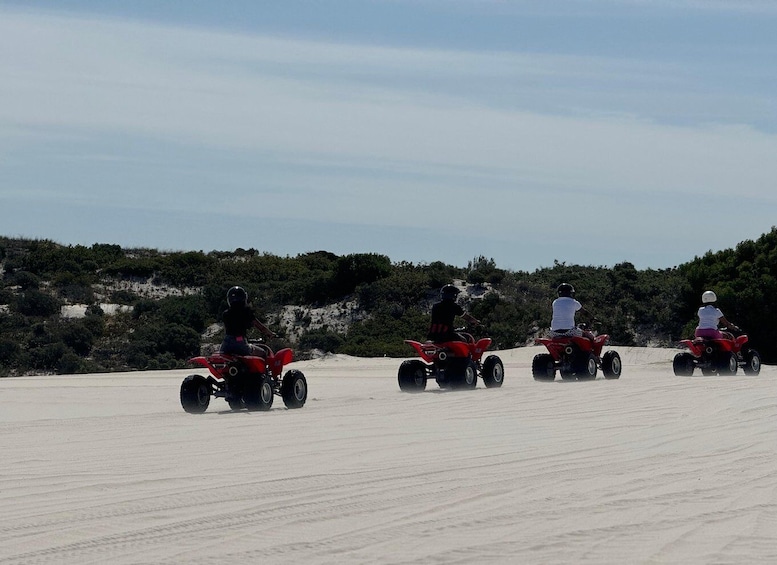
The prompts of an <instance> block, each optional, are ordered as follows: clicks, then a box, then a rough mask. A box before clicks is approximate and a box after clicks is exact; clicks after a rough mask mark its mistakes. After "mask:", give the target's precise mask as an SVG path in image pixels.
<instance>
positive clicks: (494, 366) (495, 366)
mask: <svg viewBox="0 0 777 565" xmlns="http://www.w3.org/2000/svg"><path fill="white" fill-rule="evenodd" d="M504 380H505V368H504V365H503V364H502V360H501V359H500V358H499V357H497V356H496V355H489V356H488V357H486V360H485V361H484V362H483V384H485V385H486V388H499V387H500V386H502V383H504Z"/></svg>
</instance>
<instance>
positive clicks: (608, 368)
mask: <svg viewBox="0 0 777 565" xmlns="http://www.w3.org/2000/svg"><path fill="white" fill-rule="evenodd" d="M622 370H623V364H622V363H621V356H620V355H618V352H617V351H607V352H605V354H604V355H603V356H602V373H603V374H604V378H605V379H619V378H620V376H621V371H622Z"/></svg>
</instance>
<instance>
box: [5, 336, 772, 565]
mask: <svg viewBox="0 0 777 565" xmlns="http://www.w3.org/2000/svg"><path fill="white" fill-rule="evenodd" d="M539 351H540V349H538V348H534V347H530V348H523V349H516V350H510V351H505V352H500V353H499V354H500V356H501V357H502V359H503V361H504V363H505V371H506V376H505V384H504V386H503V387H502V388H501V389H485V388H484V387H483V384H482V381H481V382H480V383H479V384H478V389H476V390H474V391H461V392H450V391H440V390H439V389H438V388H437V386H436V384H435V383H433V382H432V383H430V386H429V388H428V390H427V391H426V392H424V393H421V394H407V393H402V392H400V391H399V388H398V386H397V383H396V369H397V367H398V365H399V362H400V360H397V359H376V360H365V359H355V358H348V357H332V358H325V359H321V360H316V361H308V362H303V363H295V364H294V365H293V366H292V367H295V368H298V369H301V370H303V371H304V372H305V375H306V376H307V378H308V382H309V386H310V397H309V400H308V404H307V405H306V406H305V407H304V408H303V409H301V410H286V409H285V408H284V407H283V403H282V402H281V400H280V399H279V398H276V404H275V406H274V407H273V409H272V410H271V411H270V412H268V413H246V412H236V413H232V412H229V411H228V409H227V405H226V403H225V402H224V401H223V400H221V399H214V400H213V401H212V404H211V407H210V408H209V410H208V412H206V413H205V414H202V415H190V414H186V413H185V412H183V410H182V409H181V407H180V404H179V401H178V387H179V385H180V381H181V379H182V378H183V377H184V376H185V375H186V374H188V373H190V372H195V371H170V372H147V373H130V374H121V375H117V374H113V375H86V376H59V377H26V378H17V379H1V380H0V454H1V455H0V457H1V459H0V469H1V470H2V473H0V509H2V511H1V512H0V564H2V565H6V564H70V563H72V564H76V563H77V564H80V565H83V564H90V563H112V564H120V565H121V564H138V563H160V564H168V563H176V564H184V563H186V564H200V563H213V564H229V563H235V564H237V563H240V564H245V563H306V564H309V563H332V564H335V563H337V564H342V563H387V564H389V563H424V564H428V563H596V564H600V563H613V564H615V563H618V564H623V563H777V378H775V377H777V367H764V368H763V370H762V372H761V375H760V376H758V377H746V376H744V375H743V374H741V372H740V374H738V375H737V376H735V377H725V378H724V377H693V378H680V377H675V376H674V375H673V374H672V368H671V358H672V356H673V355H674V354H675V353H676V351H675V350H666V349H664V350H662V349H642V348H618V351H619V352H620V353H621V356H622V358H623V362H624V372H623V377H622V378H621V379H620V380H617V381H606V380H604V379H602V377H601V376H600V377H599V378H598V379H597V380H596V381H594V382H581V383H577V382H562V381H560V380H558V379H557V380H556V382H553V383H537V382H535V381H534V380H533V379H532V377H531V370H530V362H531V358H532V357H533V355H534V354H535V353H538V352H539ZM197 372H201V370H198V371H197Z"/></svg>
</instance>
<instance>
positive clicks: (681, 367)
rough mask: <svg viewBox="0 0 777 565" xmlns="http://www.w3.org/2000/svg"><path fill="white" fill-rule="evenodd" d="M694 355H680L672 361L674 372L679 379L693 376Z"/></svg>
mask: <svg viewBox="0 0 777 565" xmlns="http://www.w3.org/2000/svg"><path fill="white" fill-rule="evenodd" d="M693 368H694V363H693V355H691V354H690V353H685V352H683V353H678V354H677V355H675V356H674V359H672V370H673V371H674V374H675V376H677V377H690V376H693Z"/></svg>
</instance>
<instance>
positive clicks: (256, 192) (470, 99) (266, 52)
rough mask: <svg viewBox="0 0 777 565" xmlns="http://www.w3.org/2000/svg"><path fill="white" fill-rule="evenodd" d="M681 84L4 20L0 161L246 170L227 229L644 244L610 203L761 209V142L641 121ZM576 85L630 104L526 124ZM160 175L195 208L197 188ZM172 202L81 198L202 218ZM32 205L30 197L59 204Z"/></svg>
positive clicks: (762, 137) (155, 30)
mask: <svg viewBox="0 0 777 565" xmlns="http://www.w3.org/2000/svg"><path fill="white" fill-rule="evenodd" d="M681 71H682V69H681V68H680V67H677V68H673V67H672V66H667V65H662V64H657V63H646V62H636V61H629V60H625V59H620V58H613V59H607V58H583V57H576V56H568V57H567V56H558V55H552V56H551V55H542V54H536V55H535V54H531V55H529V54H513V53H507V52H500V53H474V52H462V51H445V50H421V49H400V48H381V47H374V46H372V47H369V46H363V45H346V44H332V43H319V42H312V41H304V40H292V39H281V38H274V37H266V36H250V35H236V34H227V33H215V32H208V31H203V30H193V29H180V28H174V27H165V26H154V25H148V24H140V23H133V22H122V21H108V20H86V19H77V18H64V17H56V16H41V15H36V14H25V13H19V12H16V13H14V12H9V11H5V12H3V18H2V19H0V77H2V81H1V82H2V86H0V124H2V126H3V127H2V128H1V132H0V144H2V145H4V146H6V147H10V146H12V145H14V143H15V142H19V143H20V146H29V148H30V151H31V152H32V151H36V150H40V146H39V144H40V142H41V141H42V139H41V136H42V135H43V132H50V135H51V136H52V137H51V138H50V139H49V141H48V144H44V145H46V147H48V151H63V152H66V151H67V150H68V149H69V147H70V146H69V144H68V143H67V141H64V142H63V139H64V138H65V137H66V136H74V138H76V137H77V138H78V139H79V148H86V147H88V145H89V142H88V140H89V139H90V138H91V137H94V138H95V140H96V142H97V143H98V144H97V145H95V146H94V147H91V149H90V151H87V152H86V153H84V154H83V155H80V158H82V159H85V160H87V159H88V162H89V163H92V164H95V163H98V162H100V163H103V164H105V163H111V162H113V163H115V164H116V166H117V167H118V166H119V165H121V162H122V161H125V162H126V163H130V164H131V165H132V166H133V167H134V169H135V170H137V169H138V168H140V167H139V164H140V165H141V166H142V163H143V161H142V159H141V158H140V157H139V156H138V155H136V154H133V153H128V154H122V155H117V154H116V153H109V152H102V151H101V147H100V145H99V141H104V140H105V139H106V138H110V137H116V138H133V139H138V138H140V139H142V138H145V139H148V140H151V141H153V143H154V144H165V143H168V144H172V145H175V146H177V147H179V150H180V151H182V152H183V151H185V150H186V147H187V146H190V147H196V148H198V150H199V151H200V152H204V153H207V152H208V151H212V152H214V153H224V152H235V153H239V154H241V155H243V158H242V161H241V163H242V164H243V165H245V163H247V162H250V161H251V160H252V159H253V160H255V161H259V162H261V163H262V165H263V166H264V167H266V168H265V169H264V170H259V171H258V172H256V171H254V170H248V171H243V172H241V171H232V172H231V173H230V174H231V175H233V178H228V179H226V180H227V182H234V185H235V186H238V187H242V190H241V194H244V195H245V202H246V206H245V207H243V208H242V209H239V210H237V211H234V212H233V213H240V214H247V215H259V216H265V217H274V218H277V217H290V218H294V219H297V220H306V219H307V220H314V219H321V218H326V219H329V220H330V221H334V222H342V223H352V224H360V225H391V226H400V227H401V226H404V227H412V226H419V225H425V223H426V222H428V221H429V217H430V215H431V214H437V215H440V216H442V217H446V216H450V217H460V216H461V213H462V210H467V209H470V210H471V211H472V212H473V216H474V218H473V219H472V221H471V222H469V223H467V224H466V225H467V229H471V230H473V233H477V234H485V235H488V236H491V237H502V238H504V237H507V235H505V230H506V229H509V230H512V231H514V232H516V233H519V234H522V235H523V236H526V235H527V234H531V233H537V232H538V231H541V230H544V229H547V227H548V226H547V224H548V221H549V219H550V218H551V217H555V218H556V220H555V221H557V222H558V223H559V225H563V226H568V225H577V224H575V222H576V220H575V215H576V214H578V213H579V212H580V211H581V210H591V211H594V212H596V211H598V212H602V211H605V210H606V211H607V214H608V218H609V220H608V222H609V224H608V226H607V229H608V230H610V232H611V233H612V234H617V233H623V232H624V231H629V230H631V233H633V232H634V231H640V230H643V231H644V230H649V229H651V226H653V225H655V218H651V217H648V216H646V215H644V214H642V215H640V211H639V210H633V209H630V208H628V207H627V208H625V209H626V210H628V215H627V214H624V213H619V212H618V208H617V207H616V206H615V205H616V204H624V201H628V200H629V199H633V198H634V197H636V196H638V195H644V194H645V193H656V192H657V193H662V194H665V195H674V196H675V197H682V198H685V199H686V200H685V202H688V201H689V200H688V199H693V198H699V200H700V201H706V200H707V199H710V198H712V199H713V200H716V199H724V198H726V197H727V196H729V195H731V194H732V192H733V191H736V197H737V199H738V200H739V201H740V202H741V201H742V200H743V199H748V198H750V199H753V200H754V201H757V202H759V203H768V204H769V205H774V204H775V203H776V202H777V195H775V191H774V190H773V179H774V178H777V164H775V161H774V159H773V155H775V154H777V138H776V137H775V136H773V135H769V134H765V133H761V132H758V131H756V130H755V129H754V128H753V127H752V126H749V125H734V126H732V125H723V124H715V123H710V124H696V125H688V126H680V125H667V124H665V123H660V122H659V121H657V120H655V119H653V116H652V115H650V114H645V115H643V114H641V113H640V111H639V110H640V109H642V108H644V106H643V104H644V100H643V99H642V97H643V96H644V97H645V98H647V97H652V98H654V99H655V98H656V92H658V93H659V98H660V96H663V95H665V96H667V100H676V98H672V96H674V94H673V92H674V90H673V89H674V88H676V87H677V86H678V83H679V84H682V81H683V78H682V72H681ZM603 85H607V86H606V87H605V86H603ZM591 88H594V89H600V90H601V91H602V94H601V95H602V96H603V97H605V98H606V99H610V98H607V97H613V98H616V97H621V98H625V99H630V100H633V101H635V102H633V106H630V105H629V103H627V104H625V107H626V108H632V107H633V111H632V112H612V113H610V112H607V111H606V110H607V109H608V108H610V107H611V105H610V104H609V103H608V102H607V101H606V100H605V101H604V102H600V104H601V105H600V106H587V105H584V104H583V105H581V107H578V108H574V109H573V108H566V109H565V110H566V111H564V112H561V111H558V110H559V108H558V107H557V106H556V107H552V108H551V107H545V108H544V109H545V111H543V112H539V111H536V108H543V103H544V100H543V99H544V98H553V96H554V95H555V94H557V93H558V92H560V91H563V92H564V94H565V96H567V97H568V98H569V99H573V100H574V99H585V93H586V92H588V95H589V96H590V89H591ZM643 89H644V90H648V91H649V92H648V93H647V94H642V93H640V90H643ZM578 92H581V93H583V94H581V95H580V96H577V93H578ZM495 93H499V96H495ZM686 94H687V93H686ZM512 95H515V100H510V101H507V102H506V101H505V99H508V100H509V99H510V98H511V96H512ZM565 96H561V97H560V99H564V98H565ZM596 96H598V93H597V94H596V95H594V96H593V97H592V98H596ZM497 98H498V99H499V100H497ZM656 104H657V105H661V101H660V100H659V101H658V102H656ZM690 104H691V105H693V104H698V102H697V101H695V100H693V99H691V101H690ZM689 107H690V106H689ZM551 110H555V111H551ZM47 135H49V134H48V133H47ZM23 136H24V137H23ZM19 151H21V150H20V149H17V152H19ZM200 154H201V153H200ZM29 158H31V157H29ZM68 158H69V159H71V160H75V156H72V155H68ZM1 165H2V161H0V166H1ZM154 166H155V167H161V166H163V164H161V163H158V162H155V163H154ZM175 166H177V167H179V166H180V164H176V165H175ZM194 166H196V165H194ZM171 167H172V165H171ZM85 168H86V167H85ZM298 169H302V170H298ZM304 170H307V172H304ZM155 172H156V171H155ZM177 173H178V174H181V175H182V177H181V178H185V180H186V183H188V184H187V186H188V188H187V190H189V191H190V194H195V193H196V191H197V190H198V189H197V182H196V179H192V178H191V176H188V177H185V176H183V173H180V172H177ZM255 173H256V174H257V175H258V176H257V178H254V179H251V175H254V174H255ZM0 174H2V169H0ZM219 174H223V173H221V172H220V173H219ZM204 176H206V177H207V176H208V174H207V173H205V174H204ZM218 177H219V175H216V174H213V175H212V178H207V179H204V180H202V186H208V185H207V183H208V182H210V181H212V182H213V183H215V182H218V180H219V178H218ZM100 180H103V179H100ZM222 180H223V179H222ZM57 182H58V183H62V182H64V181H63V179H61V178H60V179H57ZM98 184H99V183H97V182H95V183H94V185H95V186H98ZM87 185H88V183H84V184H83V185H81V186H79V188H78V189H77V190H86V188H84V187H85V186H87ZM211 186H212V185H211ZM99 187H100V189H103V188H104V185H102V184H99ZM169 188H170V187H169V185H168V186H165V187H162V186H159V185H155V184H154V183H153V180H152V179H151V180H150V182H149V183H148V185H146V186H143V187H142V188H139V189H138V190H143V191H145V195H146V197H145V198H138V195H137V194H128V193H127V192H126V190H123V191H122V192H121V193H120V194H116V195H115V196H112V195H111V194H110V193H106V192H105V191H103V192H100V193H99V194H97V195H95V196H94V197H93V198H96V199H99V201H100V202H105V203H108V202H110V200H111V198H117V199H119V200H120V201H122V202H123V203H124V204H125V205H133V206H140V207H142V206H149V207H152V206H153V207H155V208H160V209H165V208H168V207H169V208H170V209H171V210H174V209H178V210H184V211H185V210H195V209H197V208H200V209H201V206H202V204H201V202H198V201H197V199H195V198H180V197H179V196H180V195H179V193H178V192H177V189H176V190H170V189H169ZM0 190H7V189H6V188H0ZM23 190H26V188H25V187H22V189H20V192H22V191H23ZM48 190H50V192H48V193H47V194H46V197H47V198H50V197H51V196H52V194H62V195H63V196H61V197H63V198H64V197H65V196H64V195H65V194H67V193H68V191H61V190H57V189H51V188H50V189H48ZM94 190H95V192H96V191H97V189H96V188H95V189H94ZM200 190H203V191H204V189H200ZM71 193H72V191H71ZM9 194H10V193H9V192H6V195H9ZM268 194H272V198H268V197H267V195H268ZM26 197H27V198H34V197H35V196H34V194H33V193H29V194H28V195H27V196H26ZM80 197H81V198H84V199H86V200H90V199H91V198H92V197H91V196H89V195H85V194H81V195H80ZM560 199H565V202H566V206H565V208H566V210H558V208H559V206H558V203H559V202H560ZM717 201H720V200H717ZM497 202H498V203H499V204H498V205H497V204H495V203H497ZM365 203H368V205H366V206H365ZM625 203H628V202H625ZM552 214H557V216H552ZM517 218H520V221H517ZM673 221H674V220H673ZM578 223H579V222H578ZM446 225H447V224H446ZM451 229H460V226H459V224H458V223H457V224H456V225H455V226H453V225H451Z"/></svg>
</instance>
